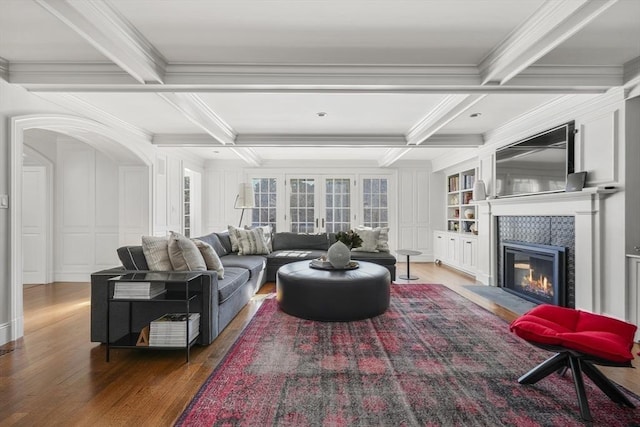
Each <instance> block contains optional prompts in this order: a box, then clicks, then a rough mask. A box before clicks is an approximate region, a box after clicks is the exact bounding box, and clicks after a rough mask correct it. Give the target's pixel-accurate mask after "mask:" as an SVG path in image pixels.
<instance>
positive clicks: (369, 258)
mask: <svg viewBox="0 0 640 427" xmlns="http://www.w3.org/2000/svg"><path fill="white" fill-rule="evenodd" d="M351 259H352V260H354V261H366V262H372V263H374V264H378V265H385V266H386V265H389V266H391V265H396V257H394V256H393V255H391V254H390V253H387V252H356V251H352V252H351Z"/></svg>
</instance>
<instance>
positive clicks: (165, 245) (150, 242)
mask: <svg viewBox="0 0 640 427" xmlns="http://www.w3.org/2000/svg"><path fill="white" fill-rule="evenodd" d="M142 252H143V253H144V257H145V258H146V260H147V265H148V266H149V270H151V271H171V270H173V266H172V265H171V259H170V258H169V241H168V240H167V238H166V237H156V236H142Z"/></svg>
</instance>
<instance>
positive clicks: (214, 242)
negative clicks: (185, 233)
mask: <svg viewBox="0 0 640 427" xmlns="http://www.w3.org/2000/svg"><path fill="white" fill-rule="evenodd" d="M196 239H198V240H200V241H201V242H204V243H207V244H209V245H211V247H212V248H213V250H214V251H216V253H217V254H218V256H225V255H226V254H228V253H229V251H227V249H226V248H225V247H224V245H223V244H222V242H220V238H219V237H218V235H217V234H216V233H210V234H207V235H205V236H200V237H196Z"/></svg>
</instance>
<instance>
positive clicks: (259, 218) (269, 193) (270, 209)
mask: <svg viewBox="0 0 640 427" xmlns="http://www.w3.org/2000/svg"><path fill="white" fill-rule="evenodd" d="M251 184H252V185H253V193H254V194H255V207H254V208H253V211H252V217H251V225H252V226H261V225H270V226H271V227H272V230H273V231H274V232H275V231H276V220H277V216H276V212H277V211H276V206H277V205H276V203H277V201H278V197H277V185H276V179H275V178H253V179H252V180H251Z"/></svg>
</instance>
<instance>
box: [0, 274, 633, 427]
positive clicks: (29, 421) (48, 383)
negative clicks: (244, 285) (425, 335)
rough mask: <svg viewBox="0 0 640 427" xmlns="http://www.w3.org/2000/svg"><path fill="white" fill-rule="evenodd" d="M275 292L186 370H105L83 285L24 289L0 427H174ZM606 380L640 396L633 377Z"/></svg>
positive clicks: (154, 362) (455, 278)
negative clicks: (21, 329)
mask: <svg viewBox="0 0 640 427" xmlns="http://www.w3.org/2000/svg"><path fill="white" fill-rule="evenodd" d="M398 268H399V271H404V266H403V265H402V264H400V265H398ZM412 274H416V275H418V276H419V277H420V280H418V281H413V282H407V281H402V280H398V281H397V283H416V282H420V283H443V284H445V285H447V286H449V287H450V288H451V289H453V290H455V291H456V292H458V293H460V294H461V295H463V296H465V297H467V298H469V299H471V300H472V301H474V302H476V303H478V304H480V305H482V306H484V307H485V308H487V309H488V310H490V311H492V312H494V313H496V314H497V315H498V316H501V317H502V318H504V319H506V320H508V321H510V320H512V319H514V318H515V317H516V316H517V315H516V314H515V313H512V312H510V311H509V310H507V309H505V308H503V307H500V306H498V305H496V304H494V303H493V302H491V301H488V300H486V299H484V298H482V297H480V296H478V295H476V294H474V293H473V292H471V291H468V290H466V289H465V288H463V287H462V285H465V284H472V283H473V281H472V279H471V278H470V277H468V276H466V275H463V274H459V273H457V272H455V271H453V270H450V269H448V268H446V267H436V266H434V265H433V264H430V263H429V264H413V263H412ZM273 291H274V285H273V284H272V283H268V284H266V285H265V286H264V287H263V288H262V289H261V291H260V293H259V294H258V295H256V297H255V298H254V299H253V300H252V301H251V302H250V303H249V304H248V305H247V306H246V307H245V308H244V309H243V310H242V311H241V312H240V314H239V315H238V316H237V317H236V318H235V319H234V320H233V322H232V323H231V324H230V325H229V327H227V328H226V329H225V330H224V331H223V333H222V334H221V335H220V336H219V337H218V338H217V339H216V341H215V342H214V343H213V344H211V345H209V346H207V347H194V349H193V351H192V355H191V362H190V363H189V364H185V363H184V354H183V353H181V352H172V351H167V352H165V351H146V352H142V351H131V350H113V352H112V354H111V362H109V363H106V362H105V350H104V346H101V345H98V344H95V343H91V342H90V341H89V319H90V310H89V309H90V303H89V297H90V289H89V286H88V284H87V283H55V284H48V285H39V286H30V287H27V288H25V291H24V308H25V337H24V338H23V339H21V340H19V341H17V342H15V343H10V344H7V345H4V346H2V347H0V350H5V351H6V350H11V351H9V352H8V353H6V354H4V355H0V426H44V425H46V426H57V425H60V426H62V425H64V426H72V425H78V426H87V425H93V426H105V425H109V426H111V425H139V426H168V425H172V424H173V423H174V421H175V420H176V419H177V417H178V416H179V415H180V414H181V413H182V411H183V409H184V408H185V407H186V405H187V404H188V403H189V402H190V400H191V399H192V397H193V396H194V394H195V393H196V392H197V391H198V389H199V387H200V385H201V384H202V383H203V382H204V381H205V379H206V378H207V377H208V375H209V374H210V373H211V371H212V369H213V368H214V367H215V366H216V365H217V364H218V363H219V361H220V360H221V358H222V357H223V356H224V354H225V353H226V352H227V350H228V349H229V347H230V346H231V345H232V344H233V342H234V341H235V340H236V338H237V337H238V336H239V334H240V332H241V331H242V329H243V328H244V327H245V326H246V324H247V323H248V322H249V321H250V320H251V318H252V316H253V315H254V313H255V311H256V310H257V308H258V307H259V306H260V304H261V303H262V301H264V299H265V298H266V297H268V295H269V293H271V292H273ZM636 347H637V346H636ZM635 351H636V352H637V351H638V348H636V350H635ZM2 353H3V352H2V351H0V354H2ZM603 370H604V369H603ZM607 375H609V376H610V377H611V378H613V379H614V380H615V381H617V382H619V383H620V384H622V385H624V386H625V387H627V388H629V389H630V390H632V391H634V392H635V393H638V394H640V373H638V370H636V369H622V368H612V369H608V370H607ZM265 398H266V397H265Z"/></svg>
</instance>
